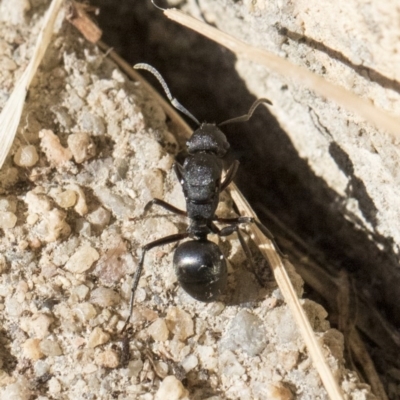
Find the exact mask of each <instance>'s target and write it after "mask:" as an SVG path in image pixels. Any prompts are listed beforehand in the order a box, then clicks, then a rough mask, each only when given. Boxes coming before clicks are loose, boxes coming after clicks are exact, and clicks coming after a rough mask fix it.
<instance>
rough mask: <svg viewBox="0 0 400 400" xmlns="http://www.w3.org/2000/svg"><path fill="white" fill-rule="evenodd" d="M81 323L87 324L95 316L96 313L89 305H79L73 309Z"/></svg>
mask: <svg viewBox="0 0 400 400" xmlns="http://www.w3.org/2000/svg"><path fill="white" fill-rule="evenodd" d="M73 311H74V314H75V315H76V316H77V317H78V319H79V320H80V321H81V322H88V321H90V320H92V319H93V318H95V317H96V316H97V311H96V309H95V308H94V306H93V305H92V304H90V303H79V304H77V305H76V307H74V309H73Z"/></svg>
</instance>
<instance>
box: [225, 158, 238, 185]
mask: <svg viewBox="0 0 400 400" xmlns="http://www.w3.org/2000/svg"><path fill="white" fill-rule="evenodd" d="M239 164H240V162H239V161H238V160H235V161H234V162H233V164H232V165H231V166H230V167H229V169H228V172H227V173H226V175H225V179H224V181H223V182H222V183H221V192H222V191H223V190H225V189H226V188H227V187H228V186H229V184H230V183H231V182H232V181H233V179H234V178H235V175H236V172H237V170H238V168H239Z"/></svg>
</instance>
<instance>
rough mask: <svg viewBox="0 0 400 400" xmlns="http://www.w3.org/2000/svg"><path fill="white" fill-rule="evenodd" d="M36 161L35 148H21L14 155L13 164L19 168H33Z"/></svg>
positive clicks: (37, 158) (28, 146)
mask: <svg viewBox="0 0 400 400" xmlns="http://www.w3.org/2000/svg"><path fill="white" fill-rule="evenodd" d="M38 160H39V156H38V153H37V151H36V147H35V146H32V145H27V146H21V147H20V148H19V149H18V150H17V152H16V153H15V155H14V162H15V164H16V165H18V166H19V167H28V168H29V167H33V166H34V165H35V164H36V163H37V162H38Z"/></svg>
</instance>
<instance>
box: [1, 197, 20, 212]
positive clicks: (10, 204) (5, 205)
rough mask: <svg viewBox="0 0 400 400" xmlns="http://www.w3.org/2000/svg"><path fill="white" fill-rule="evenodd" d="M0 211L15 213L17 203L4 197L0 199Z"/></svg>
mask: <svg viewBox="0 0 400 400" xmlns="http://www.w3.org/2000/svg"><path fill="white" fill-rule="evenodd" d="M0 211H11V212H12V213H15V212H16V211H17V203H16V202H15V201H12V200H10V199H8V198H6V197H0Z"/></svg>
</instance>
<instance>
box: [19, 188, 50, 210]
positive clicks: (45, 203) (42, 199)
mask: <svg viewBox="0 0 400 400" xmlns="http://www.w3.org/2000/svg"><path fill="white" fill-rule="evenodd" d="M25 203H26V204H27V206H28V209H29V212H30V213H32V214H44V213H46V212H48V211H50V210H51V208H52V205H51V200H50V198H49V197H48V196H46V195H45V194H43V193H35V192H34V191H33V190H31V191H30V192H28V193H27V194H26V196H25Z"/></svg>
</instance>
